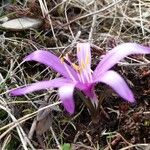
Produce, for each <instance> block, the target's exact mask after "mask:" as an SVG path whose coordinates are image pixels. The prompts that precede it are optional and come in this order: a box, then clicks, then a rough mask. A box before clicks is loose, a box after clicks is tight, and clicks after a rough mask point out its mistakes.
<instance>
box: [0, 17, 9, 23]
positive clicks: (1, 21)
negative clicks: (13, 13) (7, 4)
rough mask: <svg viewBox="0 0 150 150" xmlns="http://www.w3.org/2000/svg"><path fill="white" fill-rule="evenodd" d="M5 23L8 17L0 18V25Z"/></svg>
mask: <svg viewBox="0 0 150 150" xmlns="http://www.w3.org/2000/svg"><path fill="white" fill-rule="evenodd" d="M6 21H8V17H6V16H5V17H1V18H0V23H4V22H6Z"/></svg>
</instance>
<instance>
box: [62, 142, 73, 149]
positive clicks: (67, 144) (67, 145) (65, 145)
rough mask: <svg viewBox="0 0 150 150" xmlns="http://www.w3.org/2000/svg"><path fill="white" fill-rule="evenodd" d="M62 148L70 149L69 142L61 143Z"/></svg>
mask: <svg viewBox="0 0 150 150" xmlns="http://www.w3.org/2000/svg"><path fill="white" fill-rule="evenodd" d="M62 150H71V144H70V143H64V144H63V145H62Z"/></svg>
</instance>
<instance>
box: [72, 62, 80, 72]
mask: <svg viewBox="0 0 150 150" xmlns="http://www.w3.org/2000/svg"><path fill="white" fill-rule="evenodd" d="M72 66H73V68H74V69H75V70H76V71H80V67H79V66H78V65H76V64H75V63H72Z"/></svg>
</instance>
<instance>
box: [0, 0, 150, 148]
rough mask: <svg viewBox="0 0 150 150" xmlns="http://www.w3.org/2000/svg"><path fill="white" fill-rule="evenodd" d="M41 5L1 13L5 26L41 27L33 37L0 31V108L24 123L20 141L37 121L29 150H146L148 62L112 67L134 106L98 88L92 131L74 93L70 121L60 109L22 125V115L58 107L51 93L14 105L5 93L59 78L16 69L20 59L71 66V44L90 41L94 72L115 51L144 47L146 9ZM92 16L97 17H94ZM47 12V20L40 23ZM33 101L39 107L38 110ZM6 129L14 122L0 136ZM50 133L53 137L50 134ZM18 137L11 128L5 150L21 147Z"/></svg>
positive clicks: (137, 4)
mask: <svg viewBox="0 0 150 150" xmlns="http://www.w3.org/2000/svg"><path fill="white" fill-rule="evenodd" d="M42 2H43V5H42V4H40V3H39V1H38V0H35V1H28V2H27V3H25V2H21V1H14V3H12V4H11V5H9V7H8V5H7V7H5V6H4V8H3V14H2V15H3V16H8V18H9V19H16V18H18V17H31V18H36V19H41V20H42V21H43V22H44V23H43V25H42V26H41V27H39V28H38V29H36V30H35V29H32V30H28V31H19V32H18V31H12V32H10V31H8V30H7V29H5V30H4V29H0V34H1V35H3V37H4V40H3V44H1V48H0V52H1V55H0V60H1V62H0V73H1V75H2V77H3V78H4V79H3V81H4V82H5V84H3V85H4V86H3V89H1V91H2V93H1V94H0V105H2V106H3V105H7V106H8V108H9V109H10V110H11V113H12V115H14V116H15V117H16V119H18V121H19V120H20V119H22V117H23V120H22V123H20V125H21V128H22V130H23V131H25V133H26V135H28V133H29V131H30V129H31V126H32V124H33V122H34V120H36V121H37V122H36V126H35V129H34V131H35V132H34V133H33V136H32V140H30V142H31V143H30V144H29V146H30V147H32V146H33V147H35V148H36V149H38V148H41V147H42V148H43V149H52V148H58V147H59V148H60V145H59V144H60V143H61V144H62V145H63V144H64V145H65V144H67V143H70V144H71V147H72V149H105V150H107V149H110V150H111V149H113V150H118V149H122V150H125V149H131V150H132V149H146V147H147V149H148V144H149V143H150V136H149V135H150V118H149V114H150V97H149V93H150V92H149V91H150V89H149V88H150V87H149V79H150V76H149V60H150V58H149V56H143V55H142V56H141V55H140V56H137V55H136V56H135V55H133V56H130V57H127V58H125V60H124V61H123V62H119V64H118V65H116V66H115V67H114V69H115V70H116V71H117V72H119V73H120V74H121V75H122V76H123V77H124V78H125V79H126V80H127V81H128V84H129V85H130V87H131V88H132V89H134V94H135V97H136V101H137V103H136V105H130V104H128V103H126V102H122V100H121V98H120V97H118V96H117V95H116V94H115V93H113V92H112V90H111V89H110V90H106V89H108V87H106V86H105V85H103V84H101V85H100V86H99V85H98V88H97V90H96V92H97V95H98V97H99V99H100V100H102V99H103V100H102V102H101V103H102V109H101V111H100V112H99V120H100V121H99V122H98V123H97V124H93V123H91V118H90V115H89V113H88V110H87V109H86V107H84V105H83V103H82V101H81V100H80V97H79V96H78V95H77V94H76V93H75V95H74V97H75V99H76V108H77V110H76V112H75V115H73V116H69V115H68V114H67V113H66V112H65V111H64V110H63V109H62V107H61V105H60V108H59V109H60V110H61V111H57V109H56V110H53V111H52V109H51V107H50V109H45V110H43V111H40V112H38V113H37V116H35V117H32V118H31V117H29V118H28V117H27V120H26V119H24V117H26V115H30V113H31V112H34V111H36V110H39V109H40V108H41V107H43V106H46V105H49V104H50V105H51V103H52V104H53V103H55V102H56V101H57V100H58V97H57V96H56V91H55V89H54V90H49V91H47V92H45V91H44V92H38V93H32V94H30V95H27V96H26V97H17V98H16V97H13V98H12V97H8V96H6V93H5V91H7V90H8V89H11V88H13V87H17V86H21V85H24V84H27V83H32V82H35V81H37V80H40V79H43V78H44V79H50V78H55V77H57V76H58V74H56V73H55V72H53V70H50V69H49V68H45V66H43V65H40V64H37V63H34V62H31V63H26V64H23V65H20V62H21V60H22V58H23V57H24V56H25V55H26V53H28V54H29V53H31V52H33V51H34V50H36V49H41V48H48V50H50V51H51V52H52V53H54V54H56V55H57V56H61V55H64V54H66V53H69V55H70V58H71V59H72V60H75V55H76V53H75V52H76V48H75V44H76V42H87V41H88V40H90V41H92V44H93V47H92V57H93V58H94V59H93V58H92V60H93V62H92V64H93V66H92V68H93V69H94V68H95V67H96V65H97V64H98V62H99V60H100V59H101V57H102V56H103V55H105V54H106V53H107V51H109V50H111V49H112V48H113V47H114V46H116V45H118V44H120V43H124V42H137V43H140V44H143V45H147V46H149V45H150V44H149V32H150V30H149V26H148V22H149V15H148V14H149V6H150V3H149V1H145V0H140V1H139V0H133V1H132V2H131V1H120V2H118V1H115V2H114V1H113V0H103V1H98V0H95V1H94V2H91V3H87V4H86V3H85V2H84V3H82V4H79V3H77V2H76V1H74V0H71V1H61V0H57V1H46V0H43V1H42ZM94 5H96V6H97V8H96V7H94ZM12 8H13V9H12ZM14 8H15V9H14ZM97 10H102V11H99V12H98V13H97ZM47 12H49V16H48V15H46V13H47ZM94 15H96V20H95V19H94ZM91 28H93V29H92V30H91ZM79 31H81V34H80V36H76V35H77V33H78V32H79ZM89 35H90V37H89ZM16 67H17V68H16ZM32 68H33V69H32ZM35 68H36V69H35ZM49 74H51V77H49ZM6 77H7V78H6ZM45 95H46V96H51V100H50V101H51V102H50V103H49V102H48V103H47V102H44V101H45V100H44V99H45V98H44V97H45ZM42 99H43V100H42ZM39 100H42V101H43V102H44V104H38V103H37V102H38V101H39ZM41 105H42V106H41ZM27 108H28V109H30V111H31V112H28V114H24V113H23V111H24V110H26V109H27ZM2 116H3V115H2ZM0 118H1V116H0ZM10 123H13V121H12V120H11V119H10V118H9V117H7V118H6V120H5V121H4V122H3V123H2V124H1V125H0V126H1V128H0V132H1V133H4V132H6V131H7V130H8V129H9V128H5V129H3V127H5V126H6V127H7V125H9V124H10ZM8 127H9V126H8ZM50 127H52V129H53V131H54V133H55V134H52V130H50ZM2 129H3V130H2ZM20 130H21V129H20ZM17 131H18V130H16V129H15V128H12V129H11V130H10V131H8V132H7V136H8V137H9V140H8V144H7V145H6V148H7V147H11V146H13V149H17V148H19V147H20V146H21V143H20V140H19V141H18V138H19V136H18V134H17ZM104 131H105V132H104ZM21 133H23V132H22V131H21ZM103 133H104V134H103ZM36 134H37V135H38V137H37V136H36ZM54 135H55V136H54ZM6 139H7V138H2V139H1V141H2V143H4V142H6V143H7V141H6ZM37 139H38V140H37ZM12 140H13V141H16V144H14V145H11V144H12ZM24 140H25V139H24ZM26 146H27V145H26ZM62 147H63V146H62Z"/></svg>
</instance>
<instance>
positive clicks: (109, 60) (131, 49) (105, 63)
mask: <svg viewBox="0 0 150 150" xmlns="http://www.w3.org/2000/svg"><path fill="white" fill-rule="evenodd" d="M131 54H150V47H145V46H142V45H139V44H136V43H124V44H121V45H118V46H116V47H115V48H113V49H112V50H111V51H109V52H108V53H107V54H106V56H105V57H104V58H103V59H102V60H101V61H100V63H99V64H98V65H97V67H96V69H95V71H94V74H93V78H95V79H96V78H97V77H98V76H100V74H101V73H104V72H105V71H107V70H109V69H110V68H111V67H113V66H114V65H115V64H116V63H118V62H119V61H120V60H121V59H123V58H124V57H126V56H127V55H131Z"/></svg>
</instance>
